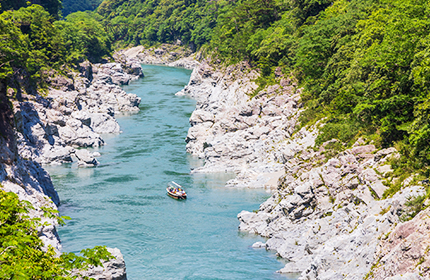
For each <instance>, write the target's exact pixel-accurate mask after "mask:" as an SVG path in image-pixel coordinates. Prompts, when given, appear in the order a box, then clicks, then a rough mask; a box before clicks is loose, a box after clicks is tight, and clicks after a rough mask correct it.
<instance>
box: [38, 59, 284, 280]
mask: <svg viewBox="0 0 430 280" xmlns="http://www.w3.org/2000/svg"><path fill="white" fill-rule="evenodd" d="M144 73H145V75H146V76H145V78H143V79H141V80H138V81H136V82H134V83H132V84H131V85H129V86H127V87H125V90H126V91H127V92H132V93H136V94H138V95H139V96H140V97H141V98H142V104H141V106H140V108H141V111H140V112H139V113H136V114H123V115H120V116H117V118H118V122H119V124H120V125H121V129H122V131H123V133H122V134H120V135H110V136H104V139H105V141H106V144H107V145H106V146H104V147H100V148H98V149H97V151H98V152H100V154H101V157H100V158H99V159H98V160H99V161H100V163H101V164H100V165H99V166H98V167H95V168H78V167H77V166H76V164H75V163H74V164H69V165H63V166H48V167H47V169H48V171H49V172H50V174H51V176H52V179H53V181H54V184H55V186H56V188H57V190H58V192H59V195H60V198H61V203H62V204H61V206H60V212H61V214H62V215H67V216H70V217H71V218H72V221H70V222H68V223H67V225H66V226H64V227H62V228H60V229H59V234H60V237H61V239H62V242H63V247H64V249H65V251H73V252H78V251H80V250H81V249H82V248H86V247H94V246H96V245H107V246H109V247H117V248H120V249H121V251H122V253H123V255H124V258H125V261H126V264H127V274H128V279H130V280H139V279H287V278H286V277H285V276H282V275H279V274H276V273H274V271H276V270H278V269H280V268H282V267H283V265H284V264H283V263H282V262H280V261H279V260H277V258H276V257H275V255H274V254H273V253H272V252H266V251H265V250H256V249H253V248H251V245H252V244H253V243H254V242H257V241H264V240H263V239H262V238H261V237H258V236H255V235H250V234H245V233H238V230H237V227H238V225H239V222H238V221H237V218H236V215H237V214H238V213H239V212H240V211H241V210H248V211H251V210H254V209H258V207H259V204H261V203H262V202H263V201H264V200H265V199H266V198H267V197H268V196H269V194H268V193H266V192H264V191H262V190H239V189H231V188H225V187H224V185H225V182H226V181H227V180H229V179H231V178H233V175H232V174H225V173H223V174H192V175H191V174H190V169H191V168H195V167H198V166H201V164H202V163H203V162H202V161H201V160H199V159H196V158H194V157H192V156H190V155H187V154H186V153H185V143H184V139H185V137H186V134H187V130H188V127H189V123H188V117H189V115H190V112H192V110H193V109H194V107H195V102H194V101H193V100H191V99H189V98H186V97H177V96H175V95H174V93H175V92H177V91H179V90H180V89H181V88H182V87H183V86H184V85H185V84H186V83H187V82H188V79H189V75H190V71H188V70H184V69H177V68H168V67H162V66H144ZM172 180H174V181H176V182H178V183H180V184H182V185H183V186H184V187H185V189H186V191H187V193H188V197H189V198H188V199H187V200H185V201H177V200H174V199H171V198H169V197H168V196H167V195H166V190H165V189H166V184H167V182H169V181H172Z"/></svg>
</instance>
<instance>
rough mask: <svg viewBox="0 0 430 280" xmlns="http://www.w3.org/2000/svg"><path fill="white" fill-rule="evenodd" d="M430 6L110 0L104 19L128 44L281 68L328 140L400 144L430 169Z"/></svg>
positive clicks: (362, 1) (356, 1) (408, 0)
mask: <svg viewBox="0 0 430 280" xmlns="http://www.w3.org/2000/svg"><path fill="white" fill-rule="evenodd" d="M429 7H430V5H429V1H428V0H350V1H347V0H337V1H330V0H218V1H209V0H208V1H203V0H181V1H173V0H132V1H124V0H105V1H104V2H103V3H102V4H101V5H100V7H99V9H98V13H99V14H100V15H102V17H103V18H104V19H103V21H104V25H105V26H107V30H108V34H109V36H110V38H111V39H112V40H113V41H115V42H120V43H121V44H122V45H128V44H135V45H136V44H145V43H151V42H152V43H154V42H170V43H175V41H176V40H178V39H179V40H181V41H182V42H183V43H191V45H193V46H197V47H200V46H202V45H204V44H206V45H208V46H209V49H210V50H211V51H212V53H213V54H214V55H215V56H216V57H217V59H220V60H222V61H224V63H234V62H237V61H240V60H248V61H249V62H251V65H254V66H255V67H258V68H260V69H261V70H262V74H263V76H264V77H263V79H260V82H263V83H268V82H271V81H273V80H274V74H273V72H274V69H275V68H276V67H281V68H282V70H283V72H284V73H285V74H287V75H290V74H292V75H294V76H296V77H297V78H298V79H299V82H300V84H301V85H302V86H303V87H304V88H305V91H304V94H303V96H302V99H303V102H304V103H305V105H306V108H307V110H306V112H305V113H304V114H303V115H302V118H301V120H302V123H303V124H306V123H312V122H313V121H315V120H317V119H319V118H321V117H322V116H324V117H326V120H327V121H328V122H327V124H326V125H325V126H324V127H323V128H322V133H321V135H320V137H319V138H318V143H322V142H324V141H326V140H330V139H332V138H338V139H340V140H341V141H342V142H344V143H346V145H350V144H351V143H353V142H354V141H355V140H356V139H357V138H358V137H360V136H364V137H367V138H368V139H372V140H374V143H376V144H378V145H380V146H389V145H393V144H394V143H399V147H401V149H402V153H403V154H404V155H406V156H407V157H408V158H409V159H410V160H409V161H408V162H409V163H412V161H413V165H414V166H416V167H417V168H421V167H424V166H427V165H428V164H430V144H429V143H430V123H429V117H430V109H429V108H430V102H429V101H428V100H429V98H428V97H429V96H428V94H429V85H430V75H429V74H428V73H429V67H430V62H429V61H430V60H429V53H430V39H429V38H430V28H429V24H430V19H429V17H430V13H429V9H430V8H429Z"/></svg>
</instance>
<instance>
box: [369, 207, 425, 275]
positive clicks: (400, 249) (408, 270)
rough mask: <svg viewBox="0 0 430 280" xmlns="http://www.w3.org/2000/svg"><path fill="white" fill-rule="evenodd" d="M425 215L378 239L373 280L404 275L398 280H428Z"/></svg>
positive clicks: (399, 225) (421, 213)
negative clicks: (379, 240)
mask: <svg viewBox="0 0 430 280" xmlns="http://www.w3.org/2000/svg"><path fill="white" fill-rule="evenodd" d="M429 214H430V209H429V208H427V209H426V210H424V211H422V212H420V213H419V214H418V215H417V216H415V217H414V218H413V219H412V220H410V221H408V222H405V223H401V224H398V225H397V226H396V227H395V228H394V230H393V231H392V232H391V233H387V235H385V236H384V238H382V240H381V243H380V244H379V247H378V251H377V254H376V258H377V261H376V262H375V265H376V268H375V269H374V270H373V271H372V274H373V277H374V279H397V278H395V276H396V275H398V274H400V275H404V277H405V278H402V279H430V240H429V231H430V218H429V217H430V216H429ZM406 275H408V278H406ZM390 277H391V278H390Z"/></svg>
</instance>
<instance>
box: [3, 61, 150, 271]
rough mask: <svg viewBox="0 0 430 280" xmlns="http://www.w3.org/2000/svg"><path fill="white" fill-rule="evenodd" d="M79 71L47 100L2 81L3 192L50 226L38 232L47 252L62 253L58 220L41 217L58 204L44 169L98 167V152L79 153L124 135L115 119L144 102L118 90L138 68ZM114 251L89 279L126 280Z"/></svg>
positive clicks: (56, 85) (56, 84) (58, 81)
mask: <svg viewBox="0 0 430 280" xmlns="http://www.w3.org/2000/svg"><path fill="white" fill-rule="evenodd" d="M124 67H128V68H124ZM79 70H80V73H71V74H70V77H60V76H58V77H55V78H53V79H51V81H50V82H51V86H52V88H50V89H49V92H48V94H47V95H46V96H40V95H36V96H34V95H29V94H25V93H24V94H23V93H20V94H19V95H18V94H16V98H15V92H14V90H13V89H12V88H11V89H10V90H9V91H7V90H6V85H5V84H3V83H1V82H0V132H1V133H0V134H1V136H2V137H0V187H1V188H2V189H3V190H5V191H11V192H14V193H16V194H17V195H18V196H19V198H20V199H21V200H27V201H29V202H31V203H32V205H33V206H34V210H31V211H30V216H31V217H38V218H41V221H42V223H44V222H46V224H47V225H45V226H41V227H40V228H39V229H38V231H39V236H40V238H41V239H42V241H43V242H44V244H45V248H47V246H49V245H51V246H53V247H54V248H55V249H56V250H57V251H58V252H59V251H60V250H61V244H60V241H59V237H58V235H57V232H56V229H55V227H56V226H57V221H56V220H55V219H47V218H45V217H43V211H42V210H41V209H42V207H49V208H53V209H54V210H56V209H57V206H58V204H59V203H60V200H59V197H58V194H57V192H56V191H55V189H54V186H53V185H52V181H51V178H50V176H49V174H48V173H47V172H46V171H45V170H44V169H43V168H42V166H41V164H48V163H57V164H60V163H63V162H72V161H73V160H74V158H77V159H78V161H79V162H78V165H79V166H95V165H97V164H98V161H97V160H96V159H95V157H96V156H98V155H99V154H98V153H92V154H91V153H89V152H88V151H87V150H83V149H77V148H86V147H98V146H101V145H103V144H104V141H103V139H102V138H101V136H100V134H105V133H120V132H121V131H120V127H119V125H118V123H117V122H116V120H115V118H114V116H115V114H117V113H119V112H137V111H139V108H138V106H139V103H140V98H139V97H137V96H136V95H135V94H127V93H125V92H124V91H123V90H122V89H121V88H120V87H119V85H123V84H128V83H129V82H130V81H131V80H134V79H137V78H138V77H140V76H143V73H142V69H141V66H140V64H135V63H134V62H130V61H126V62H125V66H123V65H122V64H121V63H107V64H94V65H92V64H91V63H89V62H84V63H82V64H81V65H80V69H79ZM8 95H9V96H8ZM10 100H12V101H10ZM111 252H112V253H113V254H114V255H115V256H116V257H117V258H116V260H113V261H110V262H106V263H104V268H92V270H91V271H90V272H88V273H89V275H90V276H91V277H94V278H96V279H126V274H125V264H124V259H123V258H122V255H121V253H120V252H119V250H118V249H111Z"/></svg>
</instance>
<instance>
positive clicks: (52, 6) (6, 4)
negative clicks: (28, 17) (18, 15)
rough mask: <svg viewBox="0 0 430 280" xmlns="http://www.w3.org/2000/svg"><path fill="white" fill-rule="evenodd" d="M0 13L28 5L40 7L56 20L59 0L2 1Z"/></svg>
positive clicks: (59, 7)
mask: <svg viewBox="0 0 430 280" xmlns="http://www.w3.org/2000/svg"><path fill="white" fill-rule="evenodd" d="M0 3H1V6H0V12H4V11H7V10H18V9H19V8H21V7H26V6H28V4H38V5H41V6H42V7H43V8H44V9H45V10H46V11H48V12H49V13H50V14H51V16H53V17H54V18H58V17H59V15H58V12H59V11H60V10H61V7H62V6H61V0H2V1H1V2H0Z"/></svg>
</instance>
